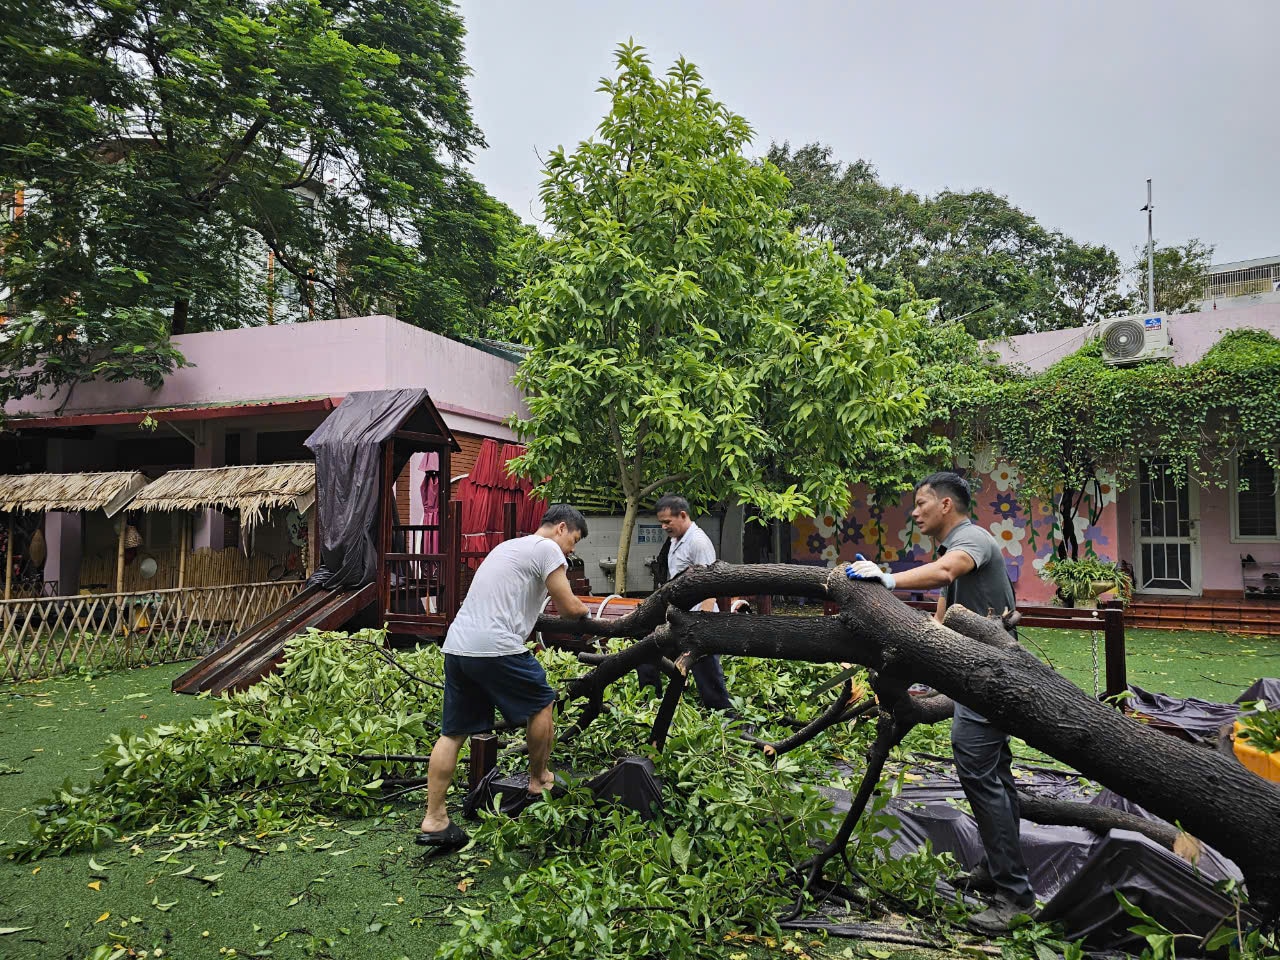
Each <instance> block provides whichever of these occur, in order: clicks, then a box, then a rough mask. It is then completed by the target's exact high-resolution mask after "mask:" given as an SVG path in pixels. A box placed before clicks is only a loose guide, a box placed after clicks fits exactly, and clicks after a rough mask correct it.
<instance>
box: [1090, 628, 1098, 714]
mask: <svg viewBox="0 0 1280 960" xmlns="http://www.w3.org/2000/svg"><path fill="white" fill-rule="evenodd" d="M1089 646H1090V647H1091V648H1092V650H1093V696H1094V699H1095V700H1096V699H1097V697H1098V694H1099V693H1100V692H1101V687H1099V686H1098V631H1097V630H1090V631H1089Z"/></svg>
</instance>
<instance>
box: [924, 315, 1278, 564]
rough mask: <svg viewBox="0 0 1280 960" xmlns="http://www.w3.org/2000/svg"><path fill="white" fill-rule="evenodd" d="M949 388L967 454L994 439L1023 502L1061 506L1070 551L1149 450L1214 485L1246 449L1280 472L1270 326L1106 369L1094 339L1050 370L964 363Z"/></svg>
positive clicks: (1179, 472)
mask: <svg viewBox="0 0 1280 960" xmlns="http://www.w3.org/2000/svg"><path fill="white" fill-rule="evenodd" d="M957 366H958V367H963V366H964V365H963V364H958V365H957ZM939 389H940V391H941V393H942V395H943V396H944V397H945V398H946V404H947V406H949V407H950V409H951V411H952V413H953V419H952V421H951V422H952V424H953V430H954V435H955V436H954V442H955V445H956V448H957V449H958V450H961V451H963V450H966V449H967V450H973V449H976V448H978V447H979V446H981V445H982V444H990V445H991V446H992V447H994V448H996V449H997V450H999V451H1000V453H1001V455H1002V456H1003V457H1005V458H1007V459H1008V460H1009V461H1010V462H1012V463H1015V464H1016V465H1017V466H1018V468H1019V472H1020V474H1021V476H1022V481H1023V482H1022V484H1021V485H1020V488H1019V491H1018V492H1019V496H1020V497H1021V498H1022V499H1024V500H1030V499H1032V498H1036V499H1042V500H1046V501H1054V502H1056V503H1057V504H1058V508H1059V513H1060V528H1061V531H1062V542H1061V544H1060V546H1059V554H1060V555H1061V556H1064V557H1066V556H1071V557H1075V556H1076V555H1077V553H1078V549H1079V547H1078V544H1077V542H1076V538H1075V525H1074V523H1073V520H1074V517H1075V515H1076V513H1077V512H1078V511H1080V510H1082V509H1083V510H1096V509H1100V508H1099V507H1097V506H1094V505H1096V504H1101V503H1103V502H1104V498H1103V497H1101V496H1098V495H1097V494H1098V493H1099V487H1100V484H1101V483H1102V482H1103V481H1102V478H1103V477H1106V476H1108V475H1110V476H1111V477H1113V478H1114V480H1115V481H1116V482H1117V483H1119V484H1120V485H1121V486H1124V485H1125V484H1126V483H1127V482H1129V481H1132V480H1133V479H1135V478H1136V476H1137V471H1138V464H1139V461H1140V460H1141V459H1142V458H1156V457H1158V458H1163V459H1167V460H1168V461H1169V463H1170V464H1171V465H1173V466H1174V468H1175V476H1176V477H1180V479H1181V482H1197V483H1201V484H1203V485H1206V486H1219V485H1222V484H1223V483H1224V482H1225V481H1226V478H1227V475H1228V469H1229V465H1230V462H1231V457H1232V455H1233V454H1234V453H1235V452H1236V451H1240V450H1250V451H1257V452H1260V453H1262V454H1263V455H1264V456H1265V457H1266V458H1267V460H1268V462H1269V463H1270V464H1271V465H1272V466H1273V467H1275V468H1277V469H1280V340H1277V339H1276V338H1275V337H1273V336H1271V335H1270V334H1268V333H1265V332H1263V331H1258V330H1237V331H1233V332H1231V333H1228V334H1226V335H1225V336H1224V337H1223V338H1222V339H1221V340H1219V341H1218V343H1217V344H1215V345H1214V347H1213V348H1212V349H1210V350H1209V351H1208V352H1207V353H1206V354H1205V355H1204V357H1202V358H1201V359H1200V360H1198V361H1197V362H1195V363H1193V364H1188V365H1186V366H1174V365H1172V364H1169V363H1161V362H1154V363H1145V364H1141V365H1138V366H1134V367H1113V366H1108V365H1107V364H1105V363H1103V361H1102V350H1101V345H1100V343H1099V341H1097V340H1092V341H1090V342H1089V343H1087V344H1086V345H1085V346H1083V347H1082V348H1081V349H1080V350H1078V351H1077V352H1076V353H1074V354H1072V355H1071V356H1069V357H1066V358H1064V359H1062V360H1060V361H1059V362H1058V363H1056V364H1054V365H1053V366H1051V367H1049V368H1048V369H1047V370H1045V371H1043V372H1042V373H1038V374H1035V375H1031V376H1017V375H1008V376H1004V375H997V376H992V377H985V378H981V379H979V380H975V378H974V377H973V376H972V370H971V369H964V370H962V371H958V373H957V376H956V378H955V379H954V380H953V381H952V382H951V383H949V384H946V385H944V386H942V387H940V388H939ZM1089 520H1090V522H1091V523H1092V522H1096V520H1097V518H1096V517H1093V516H1090V517H1089Z"/></svg>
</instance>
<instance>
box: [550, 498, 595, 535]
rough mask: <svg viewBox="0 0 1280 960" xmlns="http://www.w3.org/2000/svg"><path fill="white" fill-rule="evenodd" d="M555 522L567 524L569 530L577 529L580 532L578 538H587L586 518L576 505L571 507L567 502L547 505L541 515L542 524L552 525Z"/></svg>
mask: <svg viewBox="0 0 1280 960" xmlns="http://www.w3.org/2000/svg"><path fill="white" fill-rule="evenodd" d="M557 523H565V524H568V526H569V529H570V530H577V531H578V533H580V534H581V536H580V537H579V538H578V539H579V540H585V539H586V538H587V518H586V517H584V516H583V515H582V511H580V510H579V509H578V508H577V507H571V506H569V505H568V504H567V503H553V504H552V505H551V506H549V507H548V508H547V512H546V513H544V514H543V515H542V525H543V526H544V527H554V526H555V525H556V524H557Z"/></svg>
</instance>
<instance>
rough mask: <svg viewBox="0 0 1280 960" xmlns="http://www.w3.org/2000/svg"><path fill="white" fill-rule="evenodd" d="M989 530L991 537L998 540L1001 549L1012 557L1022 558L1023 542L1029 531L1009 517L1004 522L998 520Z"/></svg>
mask: <svg viewBox="0 0 1280 960" xmlns="http://www.w3.org/2000/svg"><path fill="white" fill-rule="evenodd" d="M988 529H989V530H990V531H991V535H992V536H993V537H995V538H996V543H998V544H1000V549H1001V550H1003V551H1004V552H1005V553H1007V554H1009V556H1011V557H1020V556H1022V541H1023V538H1024V537H1026V535H1027V531H1026V530H1024V529H1023V528H1022V527H1021V526H1019V525H1018V524H1016V523H1014V522H1013V520H1011V519H1010V518H1008V517H1005V518H1004V519H1003V520H997V521H996V522H995V523H993V524H991V525H990V526H989V527H988Z"/></svg>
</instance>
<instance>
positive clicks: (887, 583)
mask: <svg viewBox="0 0 1280 960" xmlns="http://www.w3.org/2000/svg"><path fill="white" fill-rule="evenodd" d="M854 556H855V557H857V558H858V559H857V560H856V561H854V562H853V563H850V564H847V565H846V566H845V568H844V575H845V576H846V577H848V578H849V579H850V580H879V581H880V582H881V583H882V584H884V587H885V589H886V590H892V589H893V585H894V579H893V574H892V573H885V572H884V571H883V570H881V569H880V568H879V567H878V566H876V565H875V564H874V563H872V562H871V561H870V560H868V559H867V558H866V557H864V556H863V555H862V554H860V553H855V554H854Z"/></svg>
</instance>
